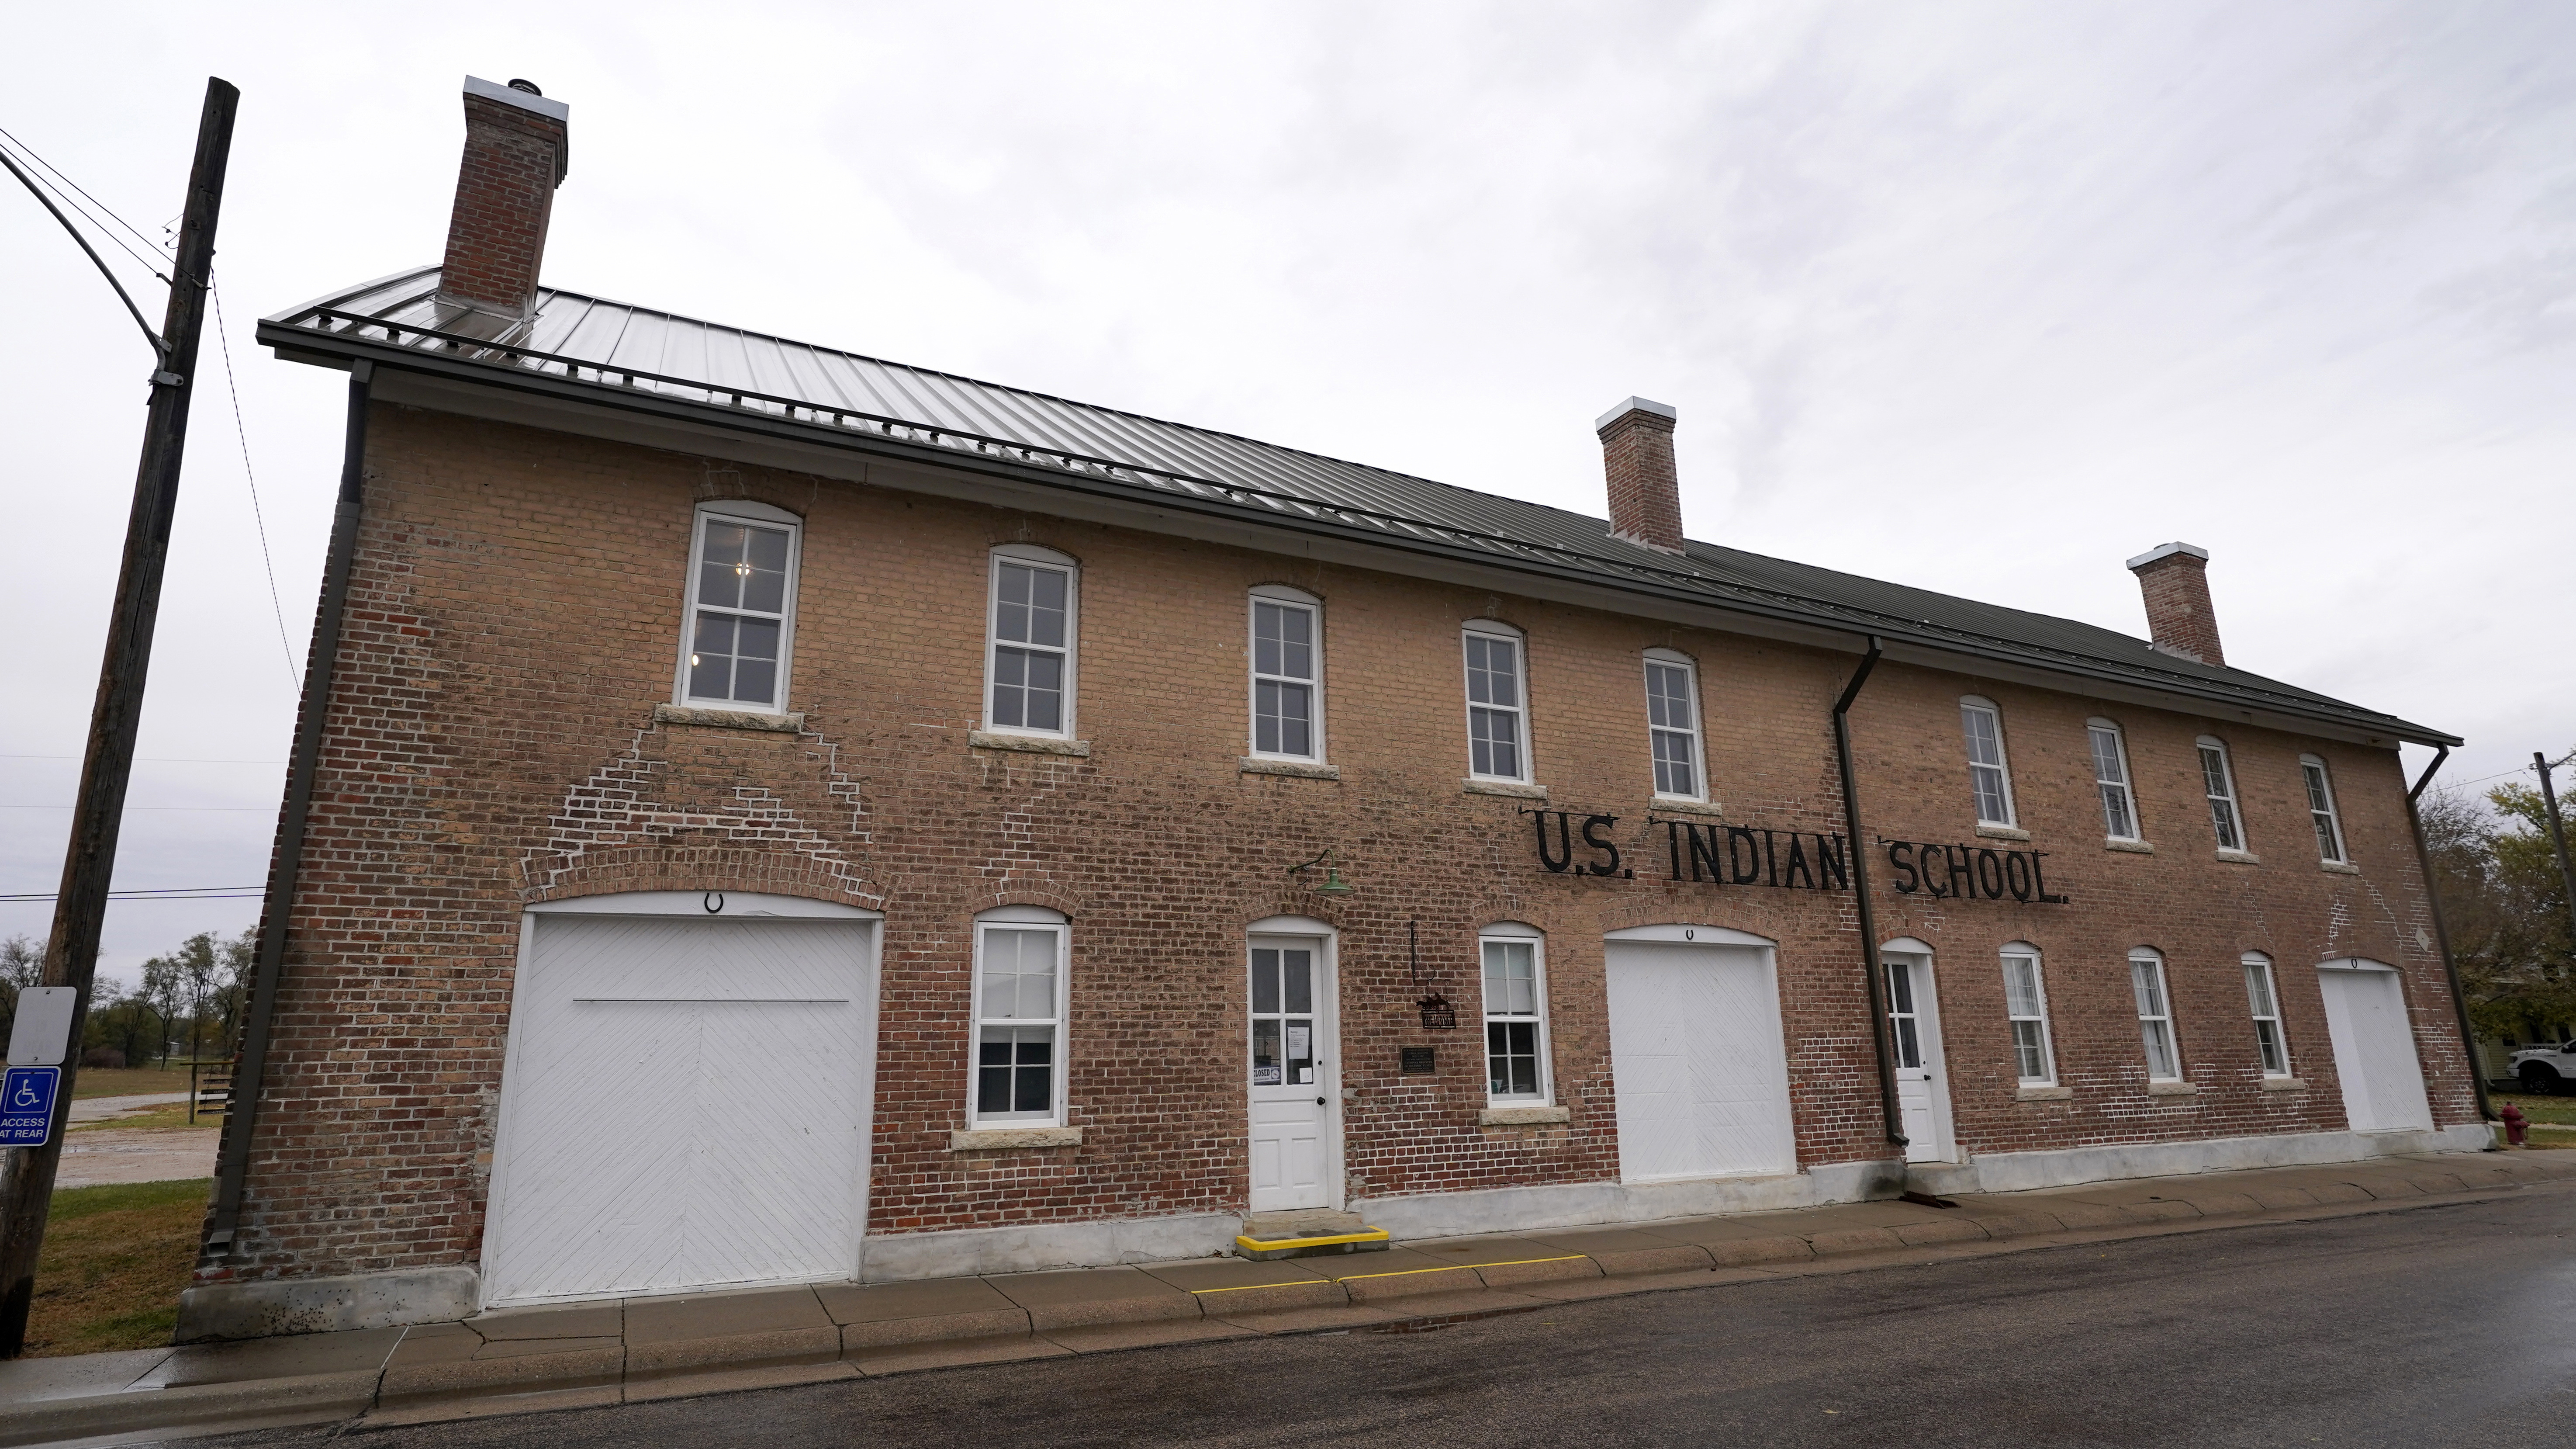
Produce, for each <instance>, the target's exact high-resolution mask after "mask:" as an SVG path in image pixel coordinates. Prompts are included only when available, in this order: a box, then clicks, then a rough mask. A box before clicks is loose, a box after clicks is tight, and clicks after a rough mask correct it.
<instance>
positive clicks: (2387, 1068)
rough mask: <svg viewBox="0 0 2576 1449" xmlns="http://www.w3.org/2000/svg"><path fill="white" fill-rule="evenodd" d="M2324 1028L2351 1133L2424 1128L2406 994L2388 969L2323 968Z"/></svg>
mask: <svg viewBox="0 0 2576 1449" xmlns="http://www.w3.org/2000/svg"><path fill="white" fill-rule="evenodd" d="M2317 983H2318V984H2319V985H2320V986H2322V987H2323V988H2325V998H2326V1030H2327V1032H2328V1034H2330V1035H2331V1036H2332V1037H2333V1038H2334V1057H2335V1075H2337V1076H2339V1077H2341V1078H2343V1112H2344V1117H2345V1119H2346V1120H2347V1121H2349V1122H2350V1123H2351V1124H2352V1130H2353V1131H2355V1132H2403V1131H2410V1130H2411V1131H2429V1130H2430V1129H2431V1128H2432V1126H2433V1109H2432V1106H2431V1104H2429V1103H2428V1102H2426V1101H2425V1099H2424V1069H2423V1066H2422V1064H2421V1063H2419V1062H2418V1061H2417V1060H2416V1057H2415V1031H2414V1028H2413V1027H2412V1026H2411V1025H2409V1024H2408V1022H2407V1019H2406V995H2405V993H2404V992H2403V991H2402V990H2400V989H2399V986H2398V981H2397V973H2396V972H2395V971H2394V970H2390V969H2387V968H2381V969H2376V970H2373V969H2369V968H2364V969H2360V970H2349V969H2327V970H2322V971H2319V972H2318V973H2317Z"/></svg>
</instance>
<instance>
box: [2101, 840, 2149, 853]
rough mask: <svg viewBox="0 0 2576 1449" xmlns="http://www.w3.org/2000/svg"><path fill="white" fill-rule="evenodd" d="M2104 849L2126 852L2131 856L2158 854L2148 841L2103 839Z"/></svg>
mask: <svg viewBox="0 0 2576 1449" xmlns="http://www.w3.org/2000/svg"><path fill="white" fill-rule="evenodd" d="M2102 848H2103V849H2104V850H2119V851H2126V852H2127V853H2129V854H2131V855H2153V854H2155V853H2156V848H2155V847H2154V846H2153V845H2150V844H2148V843H2147V842H2146V841H2143V840H2120V839H2117V838H2115V837H2112V836H2104V837H2103V839H2102Z"/></svg>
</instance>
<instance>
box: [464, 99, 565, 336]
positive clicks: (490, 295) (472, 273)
mask: <svg viewBox="0 0 2576 1449" xmlns="http://www.w3.org/2000/svg"><path fill="white" fill-rule="evenodd" d="M571 115H572V108H571V107H570V106H567V105H565V104H564V103H563V102H561V101H550V100H547V99H546V98H545V96H544V95H543V94H542V93H541V92H539V91H538V90H537V88H536V87H535V86H534V85H532V84H530V83H529V82H527V81H523V80H514V81H512V82H510V83H509V84H508V85H505V86H504V85H495V84H493V83H492V82H490V81H487V80H483V79H481V78H479V77H476V76H470V75H469V76H467V77H466V78H465V160H464V162H463V163H462V164H461V165H460V166H459V167H458V168H457V172H456V210H455V211H454V212H453V213H451V214H450V215H449V217H448V222H447V260H446V262H445V263H444V264H442V266H441V268H440V270H439V274H438V300H439V301H441V302H444V303H447V304H448V305H450V306H456V307H466V308H470V309H472V310H474V311H477V312H484V313H489V314H491V315H493V316H497V317H505V318H508V319H510V320H512V321H518V320H521V319H524V318H525V317H526V316H527V315H528V312H529V310H530V309H531V308H532V307H534V306H535V305H536V300H537V268H538V266H539V265H540V264H541V263H543V262H544V260H545V255H546V222H547V220H548V218H550V217H551V216H553V214H554V208H555V188H556V187H558V186H561V185H562V184H563V179H564V171H565V168H566V166H567V165H568V164H569V162H570V160H571V155H570V152H571V143H570V140H569V138H568V136H567V135H566V125H567V123H568V121H569V118H570V117H571Z"/></svg>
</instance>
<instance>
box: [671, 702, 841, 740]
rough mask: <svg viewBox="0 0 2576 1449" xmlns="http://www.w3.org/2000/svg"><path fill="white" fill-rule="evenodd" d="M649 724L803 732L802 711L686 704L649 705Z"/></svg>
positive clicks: (785, 733)
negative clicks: (697, 707)
mask: <svg viewBox="0 0 2576 1449" xmlns="http://www.w3.org/2000/svg"><path fill="white" fill-rule="evenodd" d="M653 723H655V724H675V725H697V726H699V727H700V728H702V729H715V730H774V731H776V732H778V733H779V734H783V735H793V734H802V733H804V731H805V714H804V711H802V710H799V711H797V712H796V713H794V714H766V713H763V712H761V711H758V710H749V709H692V708H690V707H688V706H686V705H677V704H657V705H655V706H653Z"/></svg>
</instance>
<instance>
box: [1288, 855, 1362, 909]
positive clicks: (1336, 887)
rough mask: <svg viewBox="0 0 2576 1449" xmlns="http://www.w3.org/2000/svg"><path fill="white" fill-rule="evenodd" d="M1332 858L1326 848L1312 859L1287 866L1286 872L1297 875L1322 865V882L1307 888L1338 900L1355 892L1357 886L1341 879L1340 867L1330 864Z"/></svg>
mask: <svg viewBox="0 0 2576 1449" xmlns="http://www.w3.org/2000/svg"><path fill="white" fill-rule="evenodd" d="M1332 859H1333V852H1332V851H1331V850H1330V849H1327V850H1325V852H1324V853H1323V854H1321V855H1319V856H1316V857H1315V858H1314V859H1313V860H1309V861H1302V862H1300V863H1298V864H1296V865H1292V866H1290V867H1288V873H1289V874H1290V875H1299V874H1301V873H1303V872H1305V871H1309V870H1312V869H1314V868H1315V867H1316V866H1319V865H1320V866H1322V867H1324V883H1323V884H1322V885H1319V886H1308V887H1307V889H1308V890H1311V891H1313V892H1314V893H1315V894H1317V895H1319V896H1331V897H1333V898H1334V899H1336V900H1338V899H1340V898H1341V897H1343V896H1346V895H1350V894H1352V893H1354V892H1356V891H1357V890H1358V889H1359V887H1357V886H1355V885H1352V884H1351V883H1350V882H1349V881H1346V880H1344V879H1342V868H1341V867H1340V866H1338V865H1334V864H1332V863H1331V861H1332Z"/></svg>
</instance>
